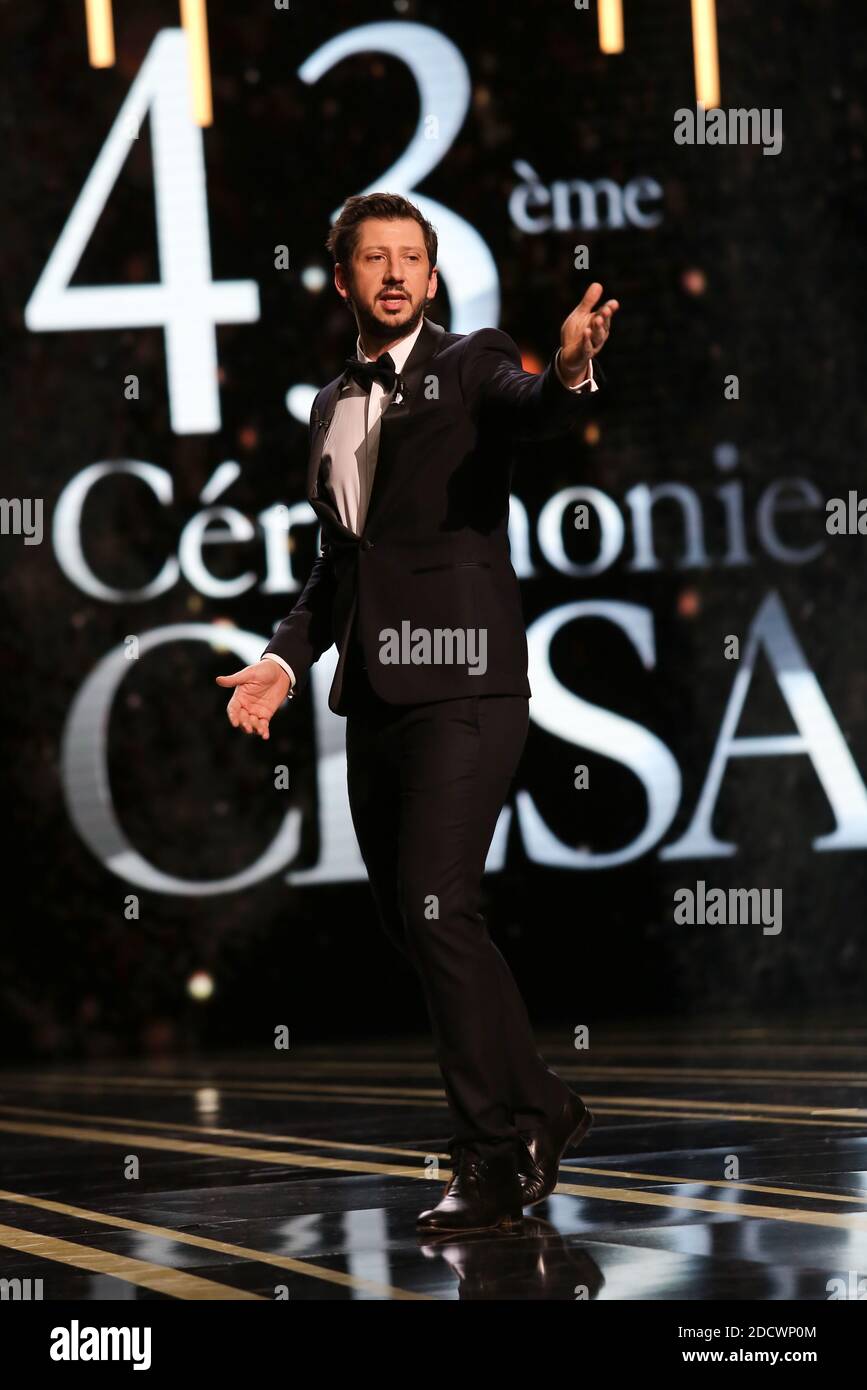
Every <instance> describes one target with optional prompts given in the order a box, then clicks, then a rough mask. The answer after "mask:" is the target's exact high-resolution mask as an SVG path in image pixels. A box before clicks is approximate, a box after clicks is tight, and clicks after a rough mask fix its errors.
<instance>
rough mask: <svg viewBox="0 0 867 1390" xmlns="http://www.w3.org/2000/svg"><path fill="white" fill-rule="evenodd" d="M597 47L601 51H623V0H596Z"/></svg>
mask: <svg viewBox="0 0 867 1390" xmlns="http://www.w3.org/2000/svg"><path fill="white" fill-rule="evenodd" d="M598 3H599V48H600V51H601V52H602V53H622V52H623V0H598Z"/></svg>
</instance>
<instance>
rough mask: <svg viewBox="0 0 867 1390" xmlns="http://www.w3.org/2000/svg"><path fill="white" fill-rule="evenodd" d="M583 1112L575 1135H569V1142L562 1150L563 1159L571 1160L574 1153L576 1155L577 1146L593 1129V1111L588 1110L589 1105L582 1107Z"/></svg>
mask: <svg viewBox="0 0 867 1390" xmlns="http://www.w3.org/2000/svg"><path fill="white" fill-rule="evenodd" d="M584 1111H585V1113H584V1116H583V1118H582V1120H581V1123H580V1124H579V1126H578V1128H577V1129H576V1130H575V1133H574V1134H570V1136H569V1142H568V1144H567V1145H566V1147H565V1149H564V1150H563V1157H564V1158H571V1157H572V1155H573V1154H574V1153H577V1151H578V1148H579V1146H580V1145H581V1144H582V1143H583V1142H584V1140H585V1139H586V1137H587V1134H588V1131H589V1130H590V1129H591V1128H592V1127H593V1120H594V1115H593V1111H592V1110H591V1109H590V1107H589V1105H586V1106H585V1107H584Z"/></svg>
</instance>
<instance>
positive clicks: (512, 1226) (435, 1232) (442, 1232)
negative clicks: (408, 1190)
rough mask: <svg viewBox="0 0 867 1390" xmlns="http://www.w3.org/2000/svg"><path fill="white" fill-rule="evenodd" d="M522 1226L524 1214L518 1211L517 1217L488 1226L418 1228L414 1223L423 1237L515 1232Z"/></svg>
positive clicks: (505, 1218)
mask: <svg viewBox="0 0 867 1390" xmlns="http://www.w3.org/2000/svg"><path fill="white" fill-rule="evenodd" d="M523 1224H524V1213H523V1211H519V1212H518V1214H517V1216H515V1215H511V1216H501V1217H500V1218H499V1219H498V1220H497V1221H495V1222H494V1223H493V1224H492V1225H490V1226H420V1225H419V1224H418V1223H416V1230H417V1231H418V1232H419V1234H420V1235H424V1236H466V1235H472V1234H474V1233H481V1232H484V1231H515V1230H519V1229H521V1227H523Z"/></svg>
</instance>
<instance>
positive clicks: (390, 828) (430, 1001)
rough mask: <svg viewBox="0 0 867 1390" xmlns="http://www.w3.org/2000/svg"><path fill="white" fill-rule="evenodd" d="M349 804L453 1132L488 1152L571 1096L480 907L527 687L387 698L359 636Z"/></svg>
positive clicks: (523, 722) (522, 736) (525, 716)
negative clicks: (412, 973)
mask: <svg viewBox="0 0 867 1390" xmlns="http://www.w3.org/2000/svg"><path fill="white" fill-rule="evenodd" d="M347 683H348V686H347V689H348V694H349V703H348V712H347V721H346V759H347V777H348V787H349V804H350V808H351V812H352V820H353V825H354V827H355V833H356V835H357V837H358V844H359V848H360V850H361V856H362V859H363V860H364V864H365V867H366V869H367V873H368V877H369V879H370V885H371V888H372V890H373V895H374V899H375V901H376V905H377V909H378V912H379V917H380V921H381V923H382V926H383V927H384V929H385V931H386V932H387V934H388V936H389V937H390V939H391V940H392V942H393V943H394V945H395V946H397V947H398V949H399V950H401V951H402V952H403V953H404V954H405V955H406V956H407V958H408V959H409V960H410V962H411V963H412V965H413V966H414V968H415V969H416V971H417V973H418V975H419V977H420V980H421V984H422V988H423V992H424V995H425V998H426V1001H427V1009H428V1014H429V1017H430V1022H431V1028H432V1032H433V1038H434V1046H435V1049H436V1054H437V1060H438V1063H439V1067H440V1071H441V1073H442V1077H443V1082H444V1085H445V1091H446V1096H447V1100H448V1105H449V1110H450V1114H451V1121H452V1125H453V1128H454V1133H453V1135H452V1139H451V1148H452V1152H453V1153H454V1150H455V1147H456V1146H458V1145H462V1144H469V1145H471V1146H472V1147H473V1148H475V1149H476V1150H477V1151H478V1152H479V1153H480V1154H481V1155H482V1156H483V1157H490V1156H492V1155H494V1154H497V1153H500V1152H502V1150H503V1147H504V1146H508V1145H514V1144H515V1143H516V1141H517V1138H518V1136H519V1133H520V1131H521V1130H527V1129H531V1128H534V1127H536V1126H538V1124H539V1123H540V1121H543V1120H544V1119H546V1118H553V1117H554V1116H556V1115H557V1114H558V1113H559V1111H560V1109H561V1107H562V1104H563V1101H564V1100H565V1099H566V1097H567V1095H568V1094H569V1088H568V1087H567V1086H566V1084H565V1082H564V1081H563V1080H562V1079H561V1078H560V1077H559V1076H557V1074H556V1072H554V1071H552V1070H551V1069H550V1068H549V1067H548V1066H547V1065H546V1063H545V1062H544V1061H543V1059H542V1058H541V1057H540V1056H539V1053H538V1052H537V1050H536V1045H535V1042H534V1040H533V1034H532V1029H531V1026H530V1021H529V1018H528V1016H527V1010H526V1006H525V1004H524V1001H523V999H522V998H521V995H520V992H519V990H518V986H517V984H516V983H515V980H514V977H513V975H512V972H511V971H510V969H509V967H508V965H507V963H506V961H505V959H504V957H503V956H502V954H501V953H500V951H499V950H498V949H497V947H496V946H495V945H494V943H493V941H492V940H491V937H490V935H489V932H488V927H487V924H486V922H485V919H484V916H483V915H482V912H481V911H480V905H481V897H482V875H483V873H484V867H485V859H486V857H487V853H488V849H489V847H490V844H491V840H492V838H493V834H494V830H495V828H496V824H497V818H498V816H499V813H500V811H501V809H502V807H503V804H504V802H505V800H506V797H507V795H508V792H509V787H510V784H511V781H512V778H513V776H514V773H515V770H516V768H517V765H518V761H519V759H520V756H521V753H522V750H523V748H524V744H525V742H526V738H527V730H528V726H529V701H528V699H527V697H526V696H524V695H487V696H476V695H473V696H468V697H466V698H461V699H454V700H439V701H435V702H432V703H429V704H416V705H392V704H388V703H386V702H385V701H383V700H381V699H380V698H379V697H378V696H377V695H376V693H375V692H374V691H373V689H372V688H371V686H370V684H369V682H368V680H367V676H366V671H365V668H364V664H363V657H362V655H361V648H360V647H359V646H358V645H357V643H355V642H353V643H352V644H351V656H350V657H349V660H348V667H347Z"/></svg>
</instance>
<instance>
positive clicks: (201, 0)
mask: <svg viewBox="0 0 867 1390" xmlns="http://www.w3.org/2000/svg"><path fill="white" fill-rule="evenodd" d="M181 24H182V25H183V26H184V29H185V30H186V32H187V42H188V44H189V49H190V84H191V86H192V89H193V120H194V121H195V122H196V125H210V124H211V123H212V121H213V119H214V112H213V108H212V105H211V65H210V62H209V59H208V18H207V15H206V13H205V0H181Z"/></svg>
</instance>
